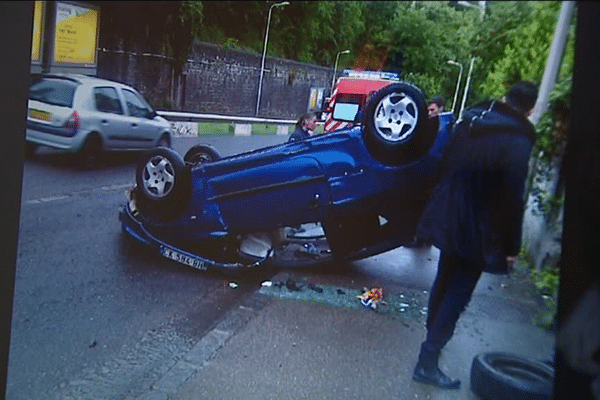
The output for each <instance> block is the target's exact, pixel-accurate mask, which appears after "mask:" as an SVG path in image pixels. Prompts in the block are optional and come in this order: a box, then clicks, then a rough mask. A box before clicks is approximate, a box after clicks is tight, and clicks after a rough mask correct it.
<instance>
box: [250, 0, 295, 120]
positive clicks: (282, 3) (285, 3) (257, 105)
mask: <svg viewBox="0 0 600 400" xmlns="http://www.w3.org/2000/svg"><path fill="white" fill-rule="evenodd" d="M288 4H290V3H289V2H287V1H284V2H281V3H275V4H273V5H271V7H269V17H268V18H267V30H266V32H265V44H264V46H263V54H262V61H261V64H260V79H259V81H258V95H257V96H256V114H255V115H258V108H259V106H260V92H261V91H262V81H263V71H264V69H265V56H266V55H267V41H268V40H269V25H271V11H272V10H273V7H277V6H287V5H288Z"/></svg>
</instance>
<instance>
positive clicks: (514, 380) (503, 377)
mask: <svg viewBox="0 0 600 400" xmlns="http://www.w3.org/2000/svg"><path fill="white" fill-rule="evenodd" d="M553 385H554V368H553V367H552V366H551V365H548V364H546V363H543V362H541V361H536V360H532V359H528V358H524V357H520V356H516V355H512V354H507V353H483V354H479V355H477V356H476V357H475V358H474V359H473V364H472V366H471V390H472V391H473V393H475V394H476V395H478V396H479V397H481V399H482V400H525V399H527V400H549V399H551V398H552V390H553Z"/></svg>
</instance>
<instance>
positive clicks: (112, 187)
mask: <svg viewBox="0 0 600 400" xmlns="http://www.w3.org/2000/svg"><path fill="white" fill-rule="evenodd" d="M133 186H134V184H132V183H125V184H121V185H110V186H101V187H99V188H94V189H87V190H81V191H79V192H73V193H71V194H66V195H58V196H49V197H42V198H39V199H33V200H25V201H23V204H41V203H49V202H52V201H57V200H64V199H68V198H69V197H73V196H77V195H82V194H87V193H93V192H98V191H101V190H103V191H111V190H121V189H131V188H133Z"/></svg>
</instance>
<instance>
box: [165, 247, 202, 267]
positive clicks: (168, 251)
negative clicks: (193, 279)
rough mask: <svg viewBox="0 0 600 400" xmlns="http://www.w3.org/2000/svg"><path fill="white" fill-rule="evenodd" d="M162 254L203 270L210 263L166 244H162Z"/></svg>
mask: <svg viewBox="0 0 600 400" xmlns="http://www.w3.org/2000/svg"><path fill="white" fill-rule="evenodd" d="M160 254H161V255H163V256H164V257H167V258H169V259H171V260H174V261H177V262H180V263H182V264H185V265H187V266H189V267H192V268H196V269H200V270H202V271H206V269H207V267H208V265H207V264H206V262H204V261H201V260H198V259H196V258H192V257H189V256H186V255H185V254H181V253H179V252H178V251H175V250H171V249H169V248H167V247H165V246H160Z"/></svg>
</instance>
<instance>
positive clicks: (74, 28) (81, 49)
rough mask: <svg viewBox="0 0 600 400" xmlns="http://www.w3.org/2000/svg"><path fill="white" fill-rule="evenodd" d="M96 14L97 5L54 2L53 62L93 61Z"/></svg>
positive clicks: (95, 44) (94, 62)
mask: <svg viewBox="0 0 600 400" xmlns="http://www.w3.org/2000/svg"><path fill="white" fill-rule="evenodd" d="M98 17H99V11H98V10H96V9H92V8H88V7H82V6H81V5H76V4H72V3H62V2H56V21H55V22H56V24H55V26H56V28H55V31H54V62H55V63H68V64H88V65H93V64H96V52H97V45H98Z"/></svg>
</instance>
